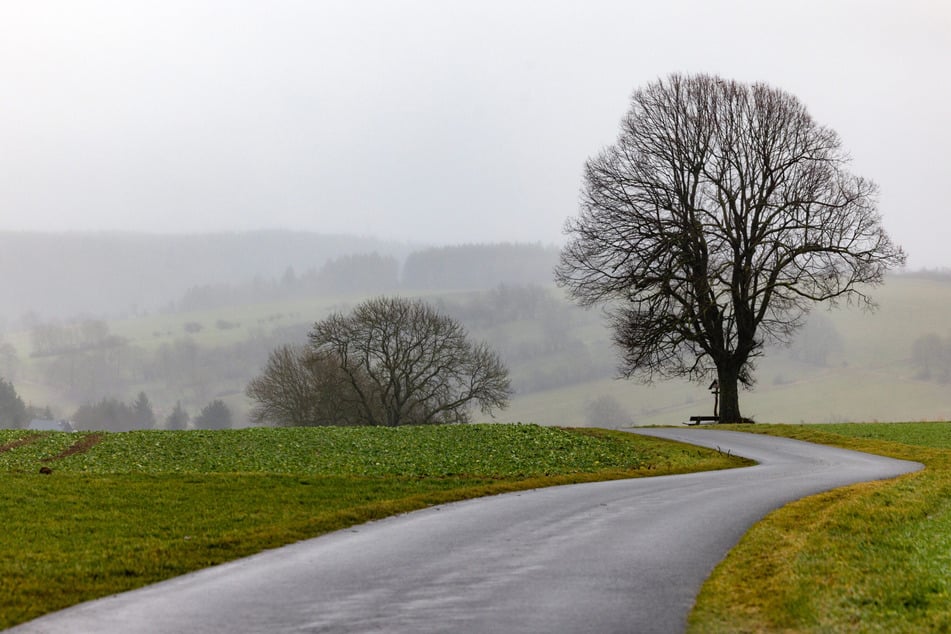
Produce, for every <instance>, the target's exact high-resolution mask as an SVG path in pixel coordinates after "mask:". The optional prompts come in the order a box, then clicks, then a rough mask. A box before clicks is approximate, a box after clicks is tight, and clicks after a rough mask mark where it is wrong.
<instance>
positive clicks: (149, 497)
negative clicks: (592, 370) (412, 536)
mask: <svg viewBox="0 0 951 634" xmlns="http://www.w3.org/2000/svg"><path fill="white" fill-rule="evenodd" d="M743 464H746V462H745V461H743V460H740V459H737V458H735V457H729V456H725V455H721V454H720V453H718V452H716V451H709V450H703V449H698V448H696V447H688V446H685V445H678V444H676V443H669V442H666V441H661V440H658V439H651V438H647V437H642V436H636V435H634V434H629V433H625V432H617V431H609V430H592V429H559V428H549V427H539V426H536V425H463V426H432V427H400V428H378V427H376V428H295V429H261V428H257V429H242V430H227V431H217V432H199V431H183V432H169V431H143V432H127V433H119V434H112V433H88V434H87V433H80V434H65V433H52V432H47V433H30V432H24V431H0V516H2V517H3V518H4V530H3V531H2V533H0V628H3V627H9V626H11V625H14V624H16V623H20V622H23V621H26V620H29V619H31V618H34V617H36V616H39V615H41V614H44V613H46V612H50V611H53V610H57V609H60V608H64V607H67V606H69V605H73V604H76V603H79V602H81V601H85V600H89V599H93V598H96V597H101V596H105V595H108V594H112V593H115V592H120V591H124V590H129V589H132V588H136V587H140V586H143V585H147V584H150V583H154V582H156V581H159V580H162V579H167V578H169V577H173V576H176V575H180V574H184V573H186V572H189V571H191V570H196V569H199V568H203V567H207V566H211V565H215V564H218V563H222V562H225V561H228V560H231V559H235V558H238V557H242V556H245V555H249V554H252V553H254V552H259V551H261V550H263V549H266V548H273V547H277V546H280V545H283V544H287V543H290V542H293V541H297V540H300V539H306V538H309V537H313V536H316V535H319V534H321V533H325V532H328V531H332V530H336V529H340V528H344V527H346V526H350V525H353V524H357V523H361V522H365V521H369V520H373V519H378V518H381V517H385V516H388V515H393V514H396V513H401V512H406V511H410V510H414V509H419V508H423V507H425V506H430V505H433V504H440V503H444V502H450V501H454V500H460V499H464V498H471V497H477V496H481V495H489V494H494V493H501V492H505V491H514V490H520V489H527V488H536V487H541V486H549V485H553V484H566V483H572V482H584V481H592V480H603V479H612V478H627V477H640V476H648V475H661V474H670V473H683V472H688V471H699V470H709V469H719V468H728V467H735V466H741V465H743ZM40 469H44V470H48V471H50V473H46V474H43V473H40Z"/></svg>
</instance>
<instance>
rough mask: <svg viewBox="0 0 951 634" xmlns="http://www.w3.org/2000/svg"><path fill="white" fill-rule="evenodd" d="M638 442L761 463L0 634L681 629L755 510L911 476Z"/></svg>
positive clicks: (325, 550) (251, 561) (366, 535)
mask: <svg viewBox="0 0 951 634" xmlns="http://www.w3.org/2000/svg"><path fill="white" fill-rule="evenodd" d="M640 433H645V434H650V435H653V436H662V437H665V438H672V439H676V440H682V441H685V442H690V443H693V444H697V445H705V446H709V447H719V448H720V449H721V450H722V451H724V452H726V451H731V452H732V453H734V454H738V455H742V456H746V457H749V458H753V459H754V460H756V461H758V462H759V463H760V464H759V465H757V466H755V467H749V468H744V469H732V470H728V471H717V472H713V473H697V474H688V475H679V476H666V477H657V478H644V479H637V480H617V481H612V482H597V483H591V484H577V485H570V486H563V487H552V488H546V489H538V490H533V491H526V492H521V493H513V494H507V495H500V496H496V497H491V498H483V499H479V500H470V501H466V502H459V503H454V504H447V505H443V506H438V507H433V508H430V509H426V510H422V511H417V512H415V513H409V514H406V515H402V516H398V517H394V518H390V519H386V520H382V521H378V522H372V523H369V524H364V525H361V526H358V527H355V528H352V529H348V530H344V531H339V532H336V533H332V534H329V535H325V536H323V537H318V538H316V539H312V540H308V541H305V542H300V543H298V544H294V545H291V546H287V547H284V548H280V549H276V550H272V551H268V552H264V553H261V554H259V555H255V556H253V557H248V558H246V559H242V560H239V561H236V562H232V563H229V564H225V565H222V566H218V567H215V568H211V569H207V570H203V571H200V572H197V573H194V574H190V575H186V576H183V577H179V578H176V579H172V580H170V581H167V582H164V583H160V584H157V585H154V586H149V587H147V588H143V589H141V590H136V591H133V592H128V593H124V594H121V595H116V596H113V597H108V598H105V599H101V600H98V601H93V602H90V603H85V604H82V605H78V606H75V607H73V608H69V609H67V610H63V611H61V612H57V613H54V614H50V615H47V616H45V617H42V618H40V619H37V620H35V621H32V622H30V623H26V624H23V625H21V626H18V627H16V628H13V629H11V630H9V631H10V632H11V633H15V634H33V633H40V632H42V633H47V634H53V633H60V632H62V633H64V634H65V633H69V634H77V633H83V632H90V633H91V632H95V633H97V634H101V633H103V632H122V633H127V632H135V633H166V632H167V633H169V634H171V633H175V634H179V633H181V632H190V633H202V632H209V633H211V632H214V633H219V632H220V633H224V632H227V633H229V634H232V633H236V632H268V633H271V632H335V633H336V632H387V633H391V632H407V633H409V632H412V633H421V632H492V633H496V632H503V633H506V634H509V633H517V632H546V633H547V632H585V633H588V632H597V633H610V632H625V633H628V632H637V633H647V632H681V631H683V629H684V626H685V623H686V617H687V613H688V611H689V610H690V607H691V605H692V603H693V599H694V596H695V595H696V593H697V591H698V590H699V588H700V585H701V584H702V583H703V580H704V579H705V578H706V577H707V575H708V574H709V573H710V571H711V570H712V568H713V567H714V566H715V565H716V564H717V562H718V561H720V559H722V558H723V556H724V555H725V554H726V553H727V551H728V550H729V549H730V548H731V547H732V546H733V545H734V544H735V543H736V542H737V540H739V538H740V537H741V536H742V535H743V533H744V532H746V530H747V529H748V528H749V527H750V526H751V525H752V524H753V523H754V522H756V521H757V520H759V519H760V518H762V517H763V516H764V515H765V514H766V513H768V512H769V511H771V510H773V509H775V508H778V507H779V506H782V505H783V504H785V503H787V502H789V501H792V500H795V499H798V498H800V497H803V496H806V495H810V494H814V493H818V492H820V491H825V490H829V489H832V488H835V487H839V486H843V485H846V484H851V483H855V482H861V481H866V480H875V479H882V478H889V477H893V476H897V475H899V474H902V473H906V472H909V471H914V470H916V469H918V468H920V467H921V465H918V464H916V463H910V462H903V461H898V460H891V459H887V458H880V457H877V456H870V455H867V454H861V453H856V452H850V451H845V450H840V449H834V448H831V447H824V446H819V445H813V444H809V443H802V442H798V441H794V440H787V439H781V438H773V437H769V436H762V435H753V434H742V433H735V432H726V431H714V430H704V429H650V430H642V431H640Z"/></svg>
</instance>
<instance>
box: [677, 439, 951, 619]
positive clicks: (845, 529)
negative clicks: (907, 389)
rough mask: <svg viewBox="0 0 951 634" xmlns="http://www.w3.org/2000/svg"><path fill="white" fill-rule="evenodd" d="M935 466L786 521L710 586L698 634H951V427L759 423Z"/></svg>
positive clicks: (760, 530) (867, 486)
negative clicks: (907, 633)
mask: <svg viewBox="0 0 951 634" xmlns="http://www.w3.org/2000/svg"><path fill="white" fill-rule="evenodd" d="M742 431H753V432H758V433H770V434H776V435H782V436H787V437H792V438H797V439H800V440H807V441H812V442H819V443H823V444H827V445H835V446H839V447H844V448H847V449H855V450H858V451H866V452H869V453H875V454H880V455H885V456H891V457H894V458H902V459H905V460H915V461H918V462H922V463H924V464H925V466H926V468H925V470H923V471H920V472H918V473H913V474H909V475H905V476H902V477H899V478H897V479H894V480H890V481H884V482H871V483H864V484H859V485H855V486H850V487H845V488H843V489H838V490H835V491H832V492H829V493H825V494H821V495H817V496H813V497H810V498H806V499H804V500H801V501H799V502H796V503H793V504H790V505H788V506H786V507H784V508H782V509H779V510H777V511H775V512H774V513H772V514H770V515H769V516H768V517H766V518H765V519H764V520H763V521H762V522H760V523H758V524H757V525H756V526H754V527H753V529H752V530H750V532H749V533H748V534H747V535H746V536H745V537H744V538H743V540H741V542H740V544H739V545H738V546H737V547H736V548H735V549H734V550H733V551H731V553H730V554H729V555H728V556H727V558H726V559H725V560H724V561H723V562H722V563H721V564H720V565H719V566H718V567H717V568H716V570H714V572H713V574H712V575H711V577H710V578H709V579H708V580H707V582H706V584H705V585H704V587H703V589H702V591H701V593H700V596H699V597H698V599H697V604H696V606H695V607H694V610H693V613H692V614H691V617H690V628H689V631H690V632H724V631H728V632H948V631H951V424H948V423H902V424H852V425H805V426H787V425H776V426H773V425H755V426H748V427H743V428H742Z"/></svg>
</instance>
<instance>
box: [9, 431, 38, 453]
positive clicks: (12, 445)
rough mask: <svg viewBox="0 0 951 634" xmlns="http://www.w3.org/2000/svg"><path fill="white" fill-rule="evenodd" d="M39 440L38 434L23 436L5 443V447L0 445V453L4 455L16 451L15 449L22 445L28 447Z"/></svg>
mask: <svg viewBox="0 0 951 634" xmlns="http://www.w3.org/2000/svg"><path fill="white" fill-rule="evenodd" d="M39 439H40V435H39V434H31V435H29V436H24V437H23V438H20V439H19V440H14V441H11V442H8V443H6V444H5V445H0V453H4V452H7V451H10V450H12V449H16V448H17V447H22V446H23V445H29V444H30V443H34V442H36V441H37V440H39Z"/></svg>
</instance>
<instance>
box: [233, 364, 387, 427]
mask: <svg viewBox="0 0 951 634" xmlns="http://www.w3.org/2000/svg"><path fill="white" fill-rule="evenodd" d="M359 383H360V385H361V389H362V390H363V391H364V392H365V391H367V389H368V387H369V386H368V384H367V382H366V381H365V380H364V379H363V377H359ZM246 394H247V395H248V397H250V398H251V399H252V400H254V401H255V406H254V408H253V409H252V410H251V415H250V417H251V420H252V421H254V422H257V423H265V422H269V423H276V424H278V425H282V426H287V427H314V426H321V425H359V424H365V422H364V421H363V420H362V419H361V416H362V412H361V411H360V410H359V408H358V407H357V404H358V400H357V397H356V393H355V392H354V390H353V388H352V387H351V385H350V381H349V378H348V376H347V375H346V374H345V373H344V372H342V371H341V370H340V364H339V363H337V361H336V358H335V357H334V356H332V355H329V354H318V353H315V352H314V351H313V350H312V349H311V348H310V347H309V346H281V347H279V348H277V349H275V350H274V351H272V352H271V354H270V355H269V356H268V360H267V365H266V366H265V368H264V370H263V372H262V373H261V375H260V376H258V377H256V378H254V379H252V380H251V382H250V383H249V384H248V387H247V389H246Z"/></svg>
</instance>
